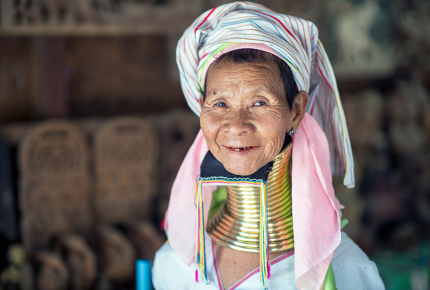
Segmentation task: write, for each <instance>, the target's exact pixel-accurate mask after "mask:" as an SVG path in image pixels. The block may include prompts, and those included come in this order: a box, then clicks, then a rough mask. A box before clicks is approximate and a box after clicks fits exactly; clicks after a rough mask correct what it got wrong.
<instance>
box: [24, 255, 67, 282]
mask: <svg viewBox="0 0 430 290" xmlns="http://www.w3.org/2000/svg"><path fill="white" fill-rule="evenodd" d="M32 260H33V263H34V265H35V268H36V277H35V278H36V285H35V286H36V289H37V290H67V289H68V285H69V272H68V270H67V267H66V265H65V264H64V262H63V261H62V260H61V257H60V256H59V255H57V254H56V253H52V252H46V251H43V252H35V254H34V255H33V257H32Z"/></svg>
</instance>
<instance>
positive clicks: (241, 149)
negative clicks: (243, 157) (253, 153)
mask: <svg viewBox="0 0 430 290" xmlns="http://www.w3.org/2000/svg"><path fill="white" fill-rule="evenodd" d="M228 148H229V149H230V150H234V151H236V152H239V151H245V150H249V149H252V148H254V147H253V146H251V147H238V148H235V147H228Z"/></svg>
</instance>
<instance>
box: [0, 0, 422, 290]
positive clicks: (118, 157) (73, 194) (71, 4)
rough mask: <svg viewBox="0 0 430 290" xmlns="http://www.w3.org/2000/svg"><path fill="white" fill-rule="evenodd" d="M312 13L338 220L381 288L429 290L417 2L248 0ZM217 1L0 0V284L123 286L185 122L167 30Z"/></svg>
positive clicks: (164, 194) (187, 140)
mask: <svg viewBox="0 0 430 290" xmlns="http://www.w3.org/2000/svg"><path fill="white" fill-rule="evenodd" d="M257 2H259V3H261V4H264V5H266V6H268V7H269V8H272V9H274V10H275V11H277V12H282V13H286V14H290V15H294V16H299V17H302V18H305V19H307V20H310V21H313V22H314V23H315V24H316V25H317V26H318V27H319V31H320V39H321V41H322V43H323V44H324V46H325V49H326V51H327V54H328V55H329V58H330V59H331V61H332V65H333V68H334V71H335V74H336V77H337V81H338V86H339V90H340V93H341V98H342V103H343V106H344V109H345V115H346V118H347V123H348V128H349V132H350V137H351V143H352V147H353V153H354V159H355V162H356V167H355V176H356V184H357V185H356V187H355V188H354V189H346V188H344V187H343V185H342V178H341V177H340V178H339V177H336V178H335V179H334V186H335V191H336V194H337V196H338V198H339V199H340V201H341V202H342V203H343V204H344V205H345V209H344V210H343V215H344V218H347V219H348V220H349V224H348V225H347V226H346V227H345V229H344V230H345V232H346V233H348V234H349V235H350V236H351V237H352V238H353V239H354V241H355V242H356V243H357V244H358V245H359V246H360V247H361V248H362V249H363V250H364V251H365V252H366V253H367V254H368V255H369V256H370V257H371V258H372V259H373V260H374V261H375V262H376V263H377V265H378V268H379V271H380V274H381V276H382V278H383V280H384V282H385V284H386V287H387V289H390V290H394V289H396V290H397V289H398V290H406V289H413V290H423V289H429V250H430V244H429V238H430V91H429V90H430V38H429V37H428V36H429V35H430V18H429V15H430V1H427V0H330V1H318V0H288V1H281V0H259V1H257ZM224 3H227V1H222V0H37V1H36V0H13V1H12V0H0V289H1V290H11V289H43V290H45V289H46V290H51V289H52V290H57V289H58V290H60V289H74V290H75V289H83V290H85V289H100V290H104V289H106V290H107V289H134V287H135V284H134V280H135V260H136V258H146V259H153V257H154V253H155V251H156V250H157V249H158V247H160V246H161V245H162V243H163V242H164V241H165V235H164V233H163V231H162V230H161V224H162V220H163V217H164V213H165V210H166V208H167V204H168V199H169V193H170V188H171V186H172V183H173V180H174V178H175V176H176V173H177V171H178V169H179V166H180V164H181V162H182V159H183V158H184V156H185V154H186V152H187V150H188V148H189V147H190V145H191V144H192V142H193V140H194V138H195V136H196V134H197V132H198V130H199V120H198V118H197V117H196V116H195V115H193V114H192V113H191V110H189V109H188V108H187V105H186V102H185V99H184V97H183V95H182V92H181V88H180V84H179V76H178V71H177V68H176V62H175V48H176V43H177V41H178V39H179V37H180V36H181V34H182V33H183V31H184V30H185V29H186V27H187V26H188V25H190V24H191V22H192V21H193V20H194V19H195V18H196V17H197V16H198V15H199V14H201V13H202V12H204V11H206V10H207V9H210V8H212V7H215V6H218V5H221V4H224Z"/></svg>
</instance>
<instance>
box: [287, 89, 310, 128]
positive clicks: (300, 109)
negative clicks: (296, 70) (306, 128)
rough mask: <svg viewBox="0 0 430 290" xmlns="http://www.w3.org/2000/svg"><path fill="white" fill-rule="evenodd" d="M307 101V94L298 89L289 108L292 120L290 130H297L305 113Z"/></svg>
mask: <svg viewBox="0 0 430 290" xmlns="http://www.w3.org/2000/svg"><path fill="white" fill-rule="evenodd" d="M308 102H309V95H308V93H306V92H305V91H300V92H299V93H298V94H297V95H296V97H295V98H294V102H293V107H292V108H291V110H292V111H293V116H294V118H293V120H292V121H291V125H292V128H291V129H292V130H297V128H299V126H300V124H301V123H302V120H303V118H304V116H305V113H306V107H307V105H308Z"/></svg>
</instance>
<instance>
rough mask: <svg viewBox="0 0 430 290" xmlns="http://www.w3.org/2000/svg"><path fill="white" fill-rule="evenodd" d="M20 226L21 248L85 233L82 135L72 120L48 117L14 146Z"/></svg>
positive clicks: (87, 212) (87, 211)
mask: <svg viewBox="0 0 430 290" xmlns="http://www.w3.org/2000/svg"><path fill="white" fill-rule="evenodd" d="M19 166H20V171H21V180H20V182H21V188H20V189H21V192H20V206H21V210H22V220H21V230H22V238H23V242H24V246H25V248H26V250H27V252H31V251H33V250H34V249H46V248H48V246H49V244H50V240H51V238H52V237H53V236H55V235H58V234H61V233H65V232H76V233H80V234H82V235H84V236H86V237H90V236H91V235H90V233H91V229H92V226H93V218H92V217H93V215H92V213H91V205H90V202H91V200H90V193H91V192H90V174H89V169H88V147H87V140H86V138H85V136H84V135H83V134H82V132H81V131H80V130H79V129H78V128H77V127H75V126H74V125H72V124H70V123H68V122H64V121H49V122H46V123H43V124H41V125H39V126H37V127H35V128H34V129H32V130H31V131H30V132H28V134H27V136H26V137H25V138H24V139H23V141H22V143H21V144H20V148H19Z"/></svg>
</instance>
